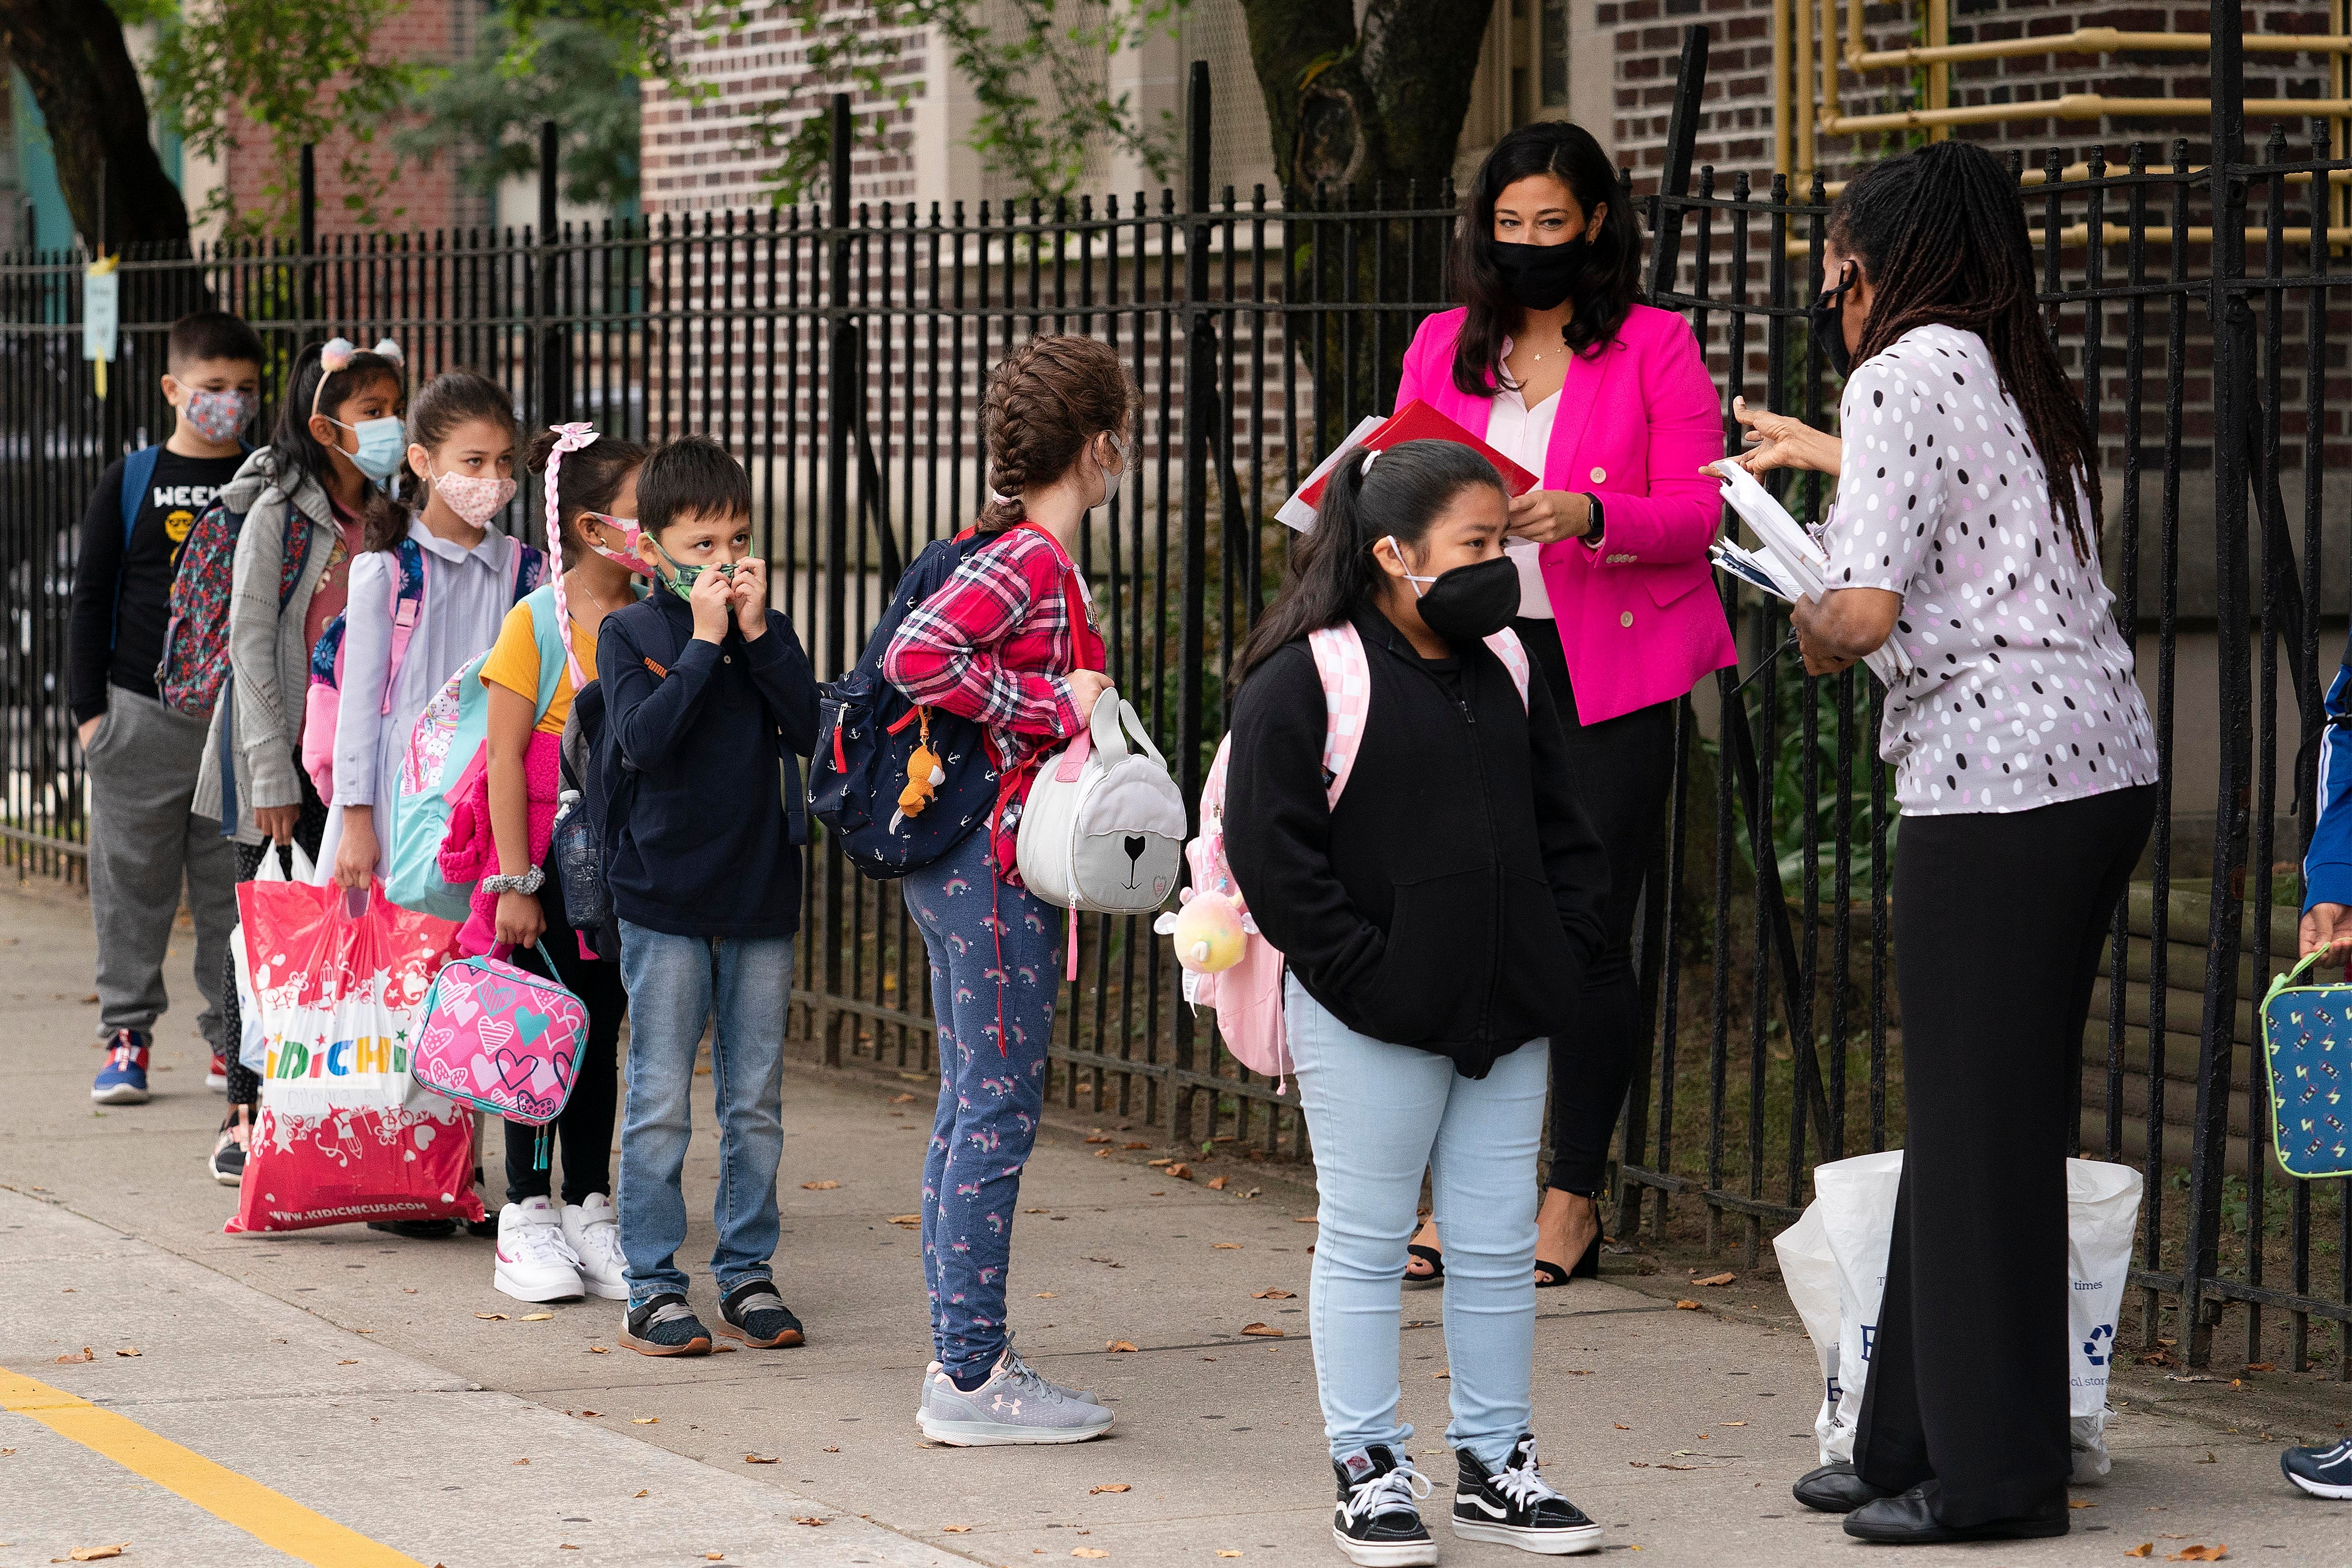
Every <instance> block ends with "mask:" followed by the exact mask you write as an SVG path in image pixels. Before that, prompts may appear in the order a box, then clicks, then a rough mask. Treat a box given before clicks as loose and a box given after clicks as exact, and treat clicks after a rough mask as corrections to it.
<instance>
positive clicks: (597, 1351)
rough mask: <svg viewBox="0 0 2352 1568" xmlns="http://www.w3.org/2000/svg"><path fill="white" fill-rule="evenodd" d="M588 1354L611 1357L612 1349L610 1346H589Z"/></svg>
mask: <svg viewBox="0 0 2352 1568" xmlns="http://www.w3.org/2000/svg"><path fill="white" fill-rule="evenodd" d="M588 1353H589V1354H590V1355H611V1354H612V1353H613V1347H612V1346H610V1345H590V1346H589V1347H588Z"/></svg>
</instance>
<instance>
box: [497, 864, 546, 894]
mask: <svg viewBox="0 0 2352 1568" xmlns="http://www.w3.org/2000/svg"><path fill="white" fill-rule="evenodd" d="M546 881H547V871H546V869H545V868H543V867H539V866H533V867H532V868H530V870H528V871H525V872H524V873H523V874H522V875H521V876H520V877H485V878H483V879H482V891H484V892H486V893H536V892H537V891H539V889H541V887H542V886H544V885H545V883H546Z"/></svg>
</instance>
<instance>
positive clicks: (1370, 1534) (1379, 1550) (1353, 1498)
mask: <svg viewBox="0 0 2352 1568" xmlns="http://www.w3.org/2000/svg"><path fill="white" fill-rule="evenodd" d="M1331 1468H1332V1470H1333V1471H1334V1472H1335V1473H1337V1475H1338V1476H1339V1507H1338V1508H1337V1509H1335V1510H1332V1513H1331V1541H1332V1543H1333V1544H1334V1545H1336V1546H1338V1547H1339V1550H1340V1552H1342V1553H1343V1554H1344V1555H1345V1556H1346V1557H1347V1559H1348V1561H1349V1562H1350V1563H1362V1564H1363V1565H1364V1568H1415V1565H1420V1564H1429V1563H1435V1562H1436V1561H1437V1542H1434V1541H1432V1540H1431V1539H1430V1538H1429V1527H1428V1526H1426V1525H1424V1524H1423V1523H1422V1522H1421V1510H1420V1509H1419V1508H1417V1507H1415V1506H1414V1505H1415V1504H1416V1503H1418V1502H1419V1501H1420V1500H1422V1499H1423V1498H1425V1497H1427V1496H1428V1495H1429V1478H1428V1477H1427V1476H1424V1475H1423V1474H1422V1473H1421V1472H1420V1471H1419V1470H1416V1469H1414V1468H1412V1456H1411V1455H1402V1456H1401V1455H1399V1454H1398V1453H1397V1452H1396V1451H1395V1450H1394V1449H1392V1448H1391V1447H1389V1446H1388V1445H1387V1444H1385V1443H1375V1444H1373V1445H1372V1446H1371V1447H1369V1448H1367V1449H1365V1450H1364V1451H1363V1452H1362V1453H1360V1454H1350V1455H1349V1456H1348V1457H1347V1458H1344V1459H1334V1460H1332V1461H1331Z"/></svg>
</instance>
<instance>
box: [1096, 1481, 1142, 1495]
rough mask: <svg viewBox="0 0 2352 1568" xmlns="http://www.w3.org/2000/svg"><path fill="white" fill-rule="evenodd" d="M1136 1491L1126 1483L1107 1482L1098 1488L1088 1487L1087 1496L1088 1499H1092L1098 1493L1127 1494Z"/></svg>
mask: <svg viewBox="0 0 2352 1568" xmlns="http://www.w3.org/2000/svg"><path fill="white" fill-rule="evenodd" d="M1133 1490H1134V1488H1133V1487H1130V1486H1129V1485H1128V1484H1127V1483H1126V1482H1125V1481H1105V1482H1104V1483H1103V1484H1102V1485H1100V1486H1098V1487H1088V1488H1087V1496H1088V1497H1092V1496H1094V1495H1095V1494H1096V1493H1097V1492H1125V1491H1133Z"/></svg>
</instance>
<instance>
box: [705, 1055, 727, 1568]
mask: <svg viewBox="0 0 2352 1568" xmlns="http://www.w3.org/2000/svg"><path fill="white" fill-rule="evenodd" d="M705 1070H706V1071H707V1070H709V1069H707V1068H706V1069H705ZM702 1560H703V1561H704V1562H705V1563H724V1562H726V1561H727V1553H725V1552H704V1553H703V1554H702Z"/></svg>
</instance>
